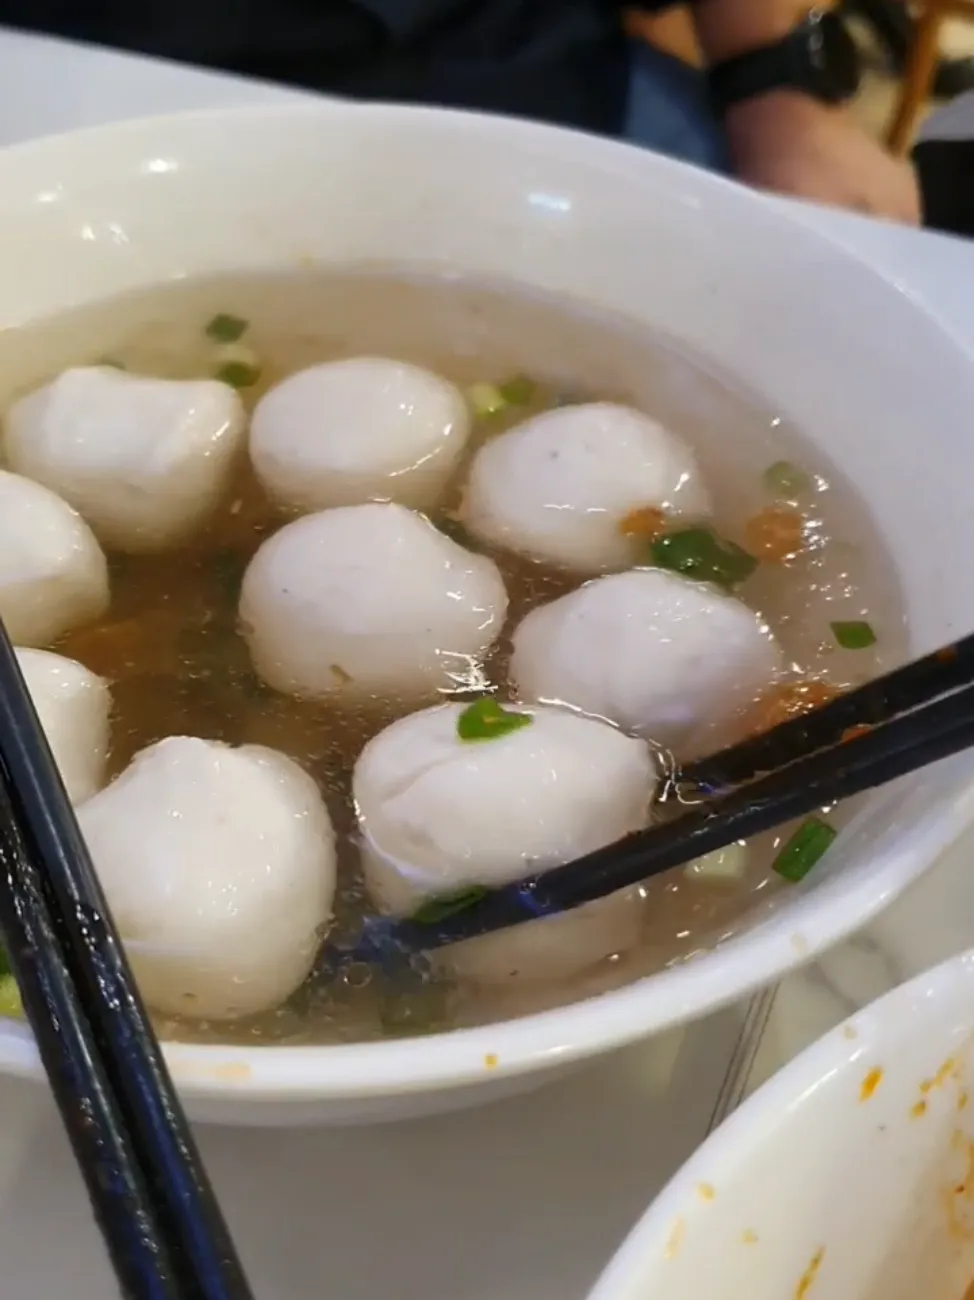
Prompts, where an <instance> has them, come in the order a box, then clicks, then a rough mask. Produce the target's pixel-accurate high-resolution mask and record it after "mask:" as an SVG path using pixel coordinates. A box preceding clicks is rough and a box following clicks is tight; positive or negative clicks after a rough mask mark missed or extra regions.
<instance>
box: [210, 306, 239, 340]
mask: <svg viewBox="0 0 974 1300" xmlns="http://www.w3.org/2000/svg"><path fill="white" fill-rule="evenodd" d="M249 324H250V322H249V321H245V320H244V319H243V318H242V317H241V316H228V315H227V314H226V313H225V312H219V313H218V314H217V315H216V316H214V317H213V319H212V320H211V321H210V323H209V324H208V325H207V327H206V330H205V331H204V332H205V334H206V336H207V338H211V339H212V340H213V342H214V343H236V341H237V340H238V339H242V338H243V336H244V335H245V334H246V333H247V328H248V326H249Z"/></svg>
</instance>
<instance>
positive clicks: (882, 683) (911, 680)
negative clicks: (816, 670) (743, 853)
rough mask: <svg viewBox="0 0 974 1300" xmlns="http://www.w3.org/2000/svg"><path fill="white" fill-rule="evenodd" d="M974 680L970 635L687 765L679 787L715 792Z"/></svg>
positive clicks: (681, 773)
mask: <svg viewBox="0 0 974 1300" xmlns="http://www.w3.org/2000/svg"><path fill="white" fill-rule="evenodd" d="M972 679H974V635H971V636H966V637H962V638H961V640H959V641H955V642H953V643H952V644H951V645H946V646H943V647H941V649H939V650H935V651H934V652H933V653H932V654H928V655H924V656H923V657H922V658H921V659H915V660H913V662H912V663H908V664H904V665H903V667H902V668H896V669H894V670H893V671H892V672H889V673H885V674H883V675H882V676H881V677H877V678H875V679H874V680H873V681H871V682H866V683H865V685H863V686H859V687H857V688H856V689H855V690H852V691H846V692H844V693H843V694H842V695H838V696H836V698H835V699H834V700H830V701H829V703H828V704H823V705H822V706H821V707H820V708H817V709H815V710H813V711H812V712H810V713H806V714H804V715H803V716H801V717H798V718H793V719H791V720H790V721H788V722H783V723H781V724H780V726H777V727H775V728H774V729H773V730H771V731H767V732H765V733H764V734H763V735H760V736H755V737H753V738H752V739H749V740H745V741H742V742H741V743H740V744H738V745H734V746H733V747H731V748H729V749H725V750H723V751H722V752H721V753H719V754H713V755H710V756H708V757H707V758H703V759H700V760H699V761H697V762H695V763H689V764H687V765H686V766H685V767H684V768H683V769H682V770H681V772H680V779H681V781H682V782H686V783H688V784H693V785H696V786H698V787H699V788H700V789H702V790H705V791H710V792H711V793H716V792H717V791H719V790H720V789H722V788H726V787H728V786H732V785H737V784H739V783H740V782H741V781H749V780H751V779H752V778H753V777H754V776H757V775H758V774H759V773H761V772H770V771H773V770H774V769H775V768H779V767H783V766H784V765H785V764H786V763H790V762H793V761H794V760H795V759H796V758H802V757H803V756H804V755H805V754H809V753H811V752H812V751H813V750H816V749H824V748H826V747H827V746H828V745H833V744H835V743H836V742H837V741H839V740H841V738H842V736H843V734H844V733H845V732H846V731H848V730H849V729H850V728H852V727H858V726H873V725H875V724H877V723H882V722H886V721H889V720H890V719H891V718H892V717H894V716H896V715H897V714H900V713H903V712H905V711H907V710H910V709H916V708H920V707H922V706H923V705H924V704H926V703H927V702H928V701H929V700H930V699H933V698H935V697H938V696H941V695H945V694H947V693H948V692H950V691H952V690H956V689H958V688H959V687H962V686H965V685H966V684H967V683H968V682H970V681H971V680H972Z"/></svg>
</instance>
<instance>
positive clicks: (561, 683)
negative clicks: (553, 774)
mask: <svg viewBox="0 0 974 1300" xmlns="http://www.w3.org/2000/svg"><path fill="white" fill-rule="evenodd" d="M513 642H514V653H513V656H512V658H511V675H512V677H513V679H514V681H515V682H516V683H517V689H518V691H519V693H520V694H521V695H522V697H523V698H525V699H528V700H547V701H552V702H559V703H562V704H568V705H571V706H572V707H573V708H576V709H580V710H582V712H584V713H589V714H593V715H595V716H597V717H602V718H608V719H609V720H610V721H612V722H614V723H616V724H617V725H618V726H620V727H622V728H623V730H625V731H629V732H633V733H635V734H636V735H640V736H644V737H645V738H646V739H648V740H652V741H655V742H656V743H658V744H660V745H665V746H668V747H671V748H674V749H676V750H677V751H678V752H680V753H682V752H683V751H684V750H685V749H686V748H687V747H690V748H691V749H695V748H696V747H697V746H699V745H700V744H705V743H707V741H708V740H709V739H710V738H714V739H716V738H717V737H718V736H720V738H721V740H726V739H729V738H730V732H731V731H732V730H734V729H737V730H740V728H741V727H742V726H746V718H747V713H748V710H749V708H750V707H751V706H753V704H754V703H755V701H756V700H757V699H758V697H760V695H761V694H763V693H764V692H765V691H766V690H767V689H768V687H769V686H771V685H772V683H773V682H774V680H775V678H776V676H777V674H778V673H779V672H780V671H781V669H782V668H783V666H784V664H783V657H782V653H781V650H780V648H779V646H778V643H777V642H776V640H775V638H774V636H773V634H772V632H771V630H770V628H769V627H768V625H767V624H766V623H765V622H764V620H763V619H762V618H761V616H760V615H759V614H756V613H755V612H754V611H753V610H751V609H749V608H748V607H747V605H745V604H744V603H743V602H742V601H740V600H737V599H736V598H735V597H733V596H728V595H725V594H724V593H723V592H721V591H718V590H717V589H716V588H715V587H711V586H709V585H707V584H705V583H700V582H694V581H692V580H690V579H689V578H683V577H679V576H678V575H676V574H673V573H668V572H664V571H663V570H661V569H633V570H630V571H629V572H628V573H616V574H611V575H609V576H607V577H604V578H596V579H594V580H593V581H591V582H588V583H586V584H585V585H584V586H582V587H579V588H578V589H577V590H576V591H573V592H569V594H568V595H567V596H562V597H561V598H560V599H558V600H554V601H551V603H550V604H547V605H540V606H538V607H537V608H536V609H533V610H532V611H531V612H530V613H529V614H528V615H527V616H526V617H525V618H524V619H522V620H521V622H520V623H519V624H518V626H517V628H516V629H515V631H514V636H513Z"/></svg>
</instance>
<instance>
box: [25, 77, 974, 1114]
mask: <svg viewBox="0 0 974 1300" xmlns="http://www.w3.org/2000/svg"><path fill="white" fill-rule="evenodd" d="M336 118H337V119H339V120H341V119H345V118H347V119H351V120H352V124H353V125H354V121H355V120H364V119H371V120H372V121H373V122H378V123H380V124H383V123H388V124H389V125H390V126H394V127H396V128H397V129H404V127H405V126H406V125H409V126H411V127H412V126H415V129H417V130H423V129H426V130H466V131H472V132H477V133H479V134H480V135H481V136H486V137H487V138H488V139H491V138H496V139H499V140H502V141H506V142H511V141H514V142H515V143H516V142H517V141H524V142H525V144H526V145H527V146H533V147H535V148H538V147H539V146H541V147H543V148H544V150H545V151H550V152H551V153H552V154H557V153H559V152H563V151H565V150H568V151H570V155H571V157H573V158H577V159H578V160H579V162H580V163H582V164H584V163H585V162H586V160H591V161H592V162H594V163H595V164H596V165H597V167H598V168H599V169H604V168H605V167H606V166H607V164H608V163H610V162H611V163H613V164H614V165H616V166H618V167H620V168H625V169H626V170H627V172H629V173H631V172H632V171H633V170H634V169H638V170H639V172H640V173H641V178H642V179H643V180H644V181H645V183H646V184H647V186H648V187H654V188H657V189H662V188H664V187H665V188H666V189H667V190H668V191H669V192H670V193H671V194H676V195H681V194H682V195H683V197H684V201H685V202H687V203H692V204H695V205H701V204H706V203H708V202H712V203H720V204H722V205H723V206H725V207H726V206H727V205H728V204H730V205H731V206H732V207H733V208H736V209H737V210H739V211H742V212H744V213H746V215H747V218H748V220H749V221H750V222H751V224H752V238H754V239H756V240H758V239H760V223H762V222H764V223H770V225H771V227H773V228H775V229H778V230H781V229H783V228H784V229H787V231H788V233H789V235H790V236H792V237H793V239H794V240H795V241H796V243H797V244H798V245H799V246H801V247H802V248H804V249H811V250H817V251H818V252H819V254H820V255H821V256H823V257H826V256H827V257H828V258H829V259H831V260H833V261H838V262H841V263H843V264H844V266H845V267H846V268H847V270H848V274H849V276H850V277H855V276H858V277H860V278H862V277H868V278H869V279H870V280H871V281H872V282H873V283H874V285H875V287H876V288H877V289H878V290H879V289H881V291H882V292H883V293H885V294H886V295H888V297H889V299H890V303H891V305H892V303H893V302H894V300H895V299H897V298H898V299H900V300H901V301H902V306H901V307H900V310H903V311H909V312H911V313H912V314H913V315H914V316H919V317H921V318H925V320H926V323H927V328H928V329H929V330H930V331H935V332H936V334H937V336H938V337H939V346H940V347H941V349H942V350H943V351H944V352H945V353H949V352H951V351H952V352H953V353H954V356H955V359H956V360H957V361H962V362H964V363H966V364H969V353H968V350H967V348H966V347H965V346H964V345H963V343H962V342H961V341H960V340H959V339H957V338H956V337H955V336H954V335H953V333H952V332H951V330H950V329H949V327H948V326H947V325H946V324H945V323H944V322H943V321H941V320H940V319H939V318H938V316H937V315H936V314H935V313H934V312H933V311H932V310H930V309H929V308H928V306H927V304H926V303H925V302H924V301H923V300H922V299H919V298H917V296H916V295H915V294H913V293H912V292H910V291H908V290H907V289H906V288H904V287H903V286H901V285H899V284H897V283H896V282H894V281H891V280H888V279H887V278H886V277H885V276H883V275H882V274H881V272H880V271H878V270H877V269H876V268H875V267H873V266H872V265H870V264H869V263H868V262H867V261H865V260H864V259H863V258H861V257H860V256H859V255H858V254H857V253H856V252H855V251H853V250H851V249H849V248H847V247H846V246H845V245H844V244H842V243H841V242H840V241H839V240H837V239H833V238H831V237H830V236H828V235H827V234H824V233H822V232H821V231H820V230H818V229H815V228H812V227H811V226H810V225H808V224H807V223H806V222H805V221H804V220H802V219H801V218H800V217H799V216H798V215H797V213H793V212H792V211H790V210H789V205H786V204H781V203H778V202H776V201H775V200H774V199H773V198H771V197H770V196H768V195H765V194H761V193H758V192H756V191H753V190H749V189H746V188H745V187H743V186H741V185H739V184H737V183H736V182H734V181H732V180H730V179H728V178H726V177H723V176H720V175H716V174H713V173H709V172H704V171H701V170H700V169H697V168H694V167H691V166H688V165H687V164H685V163H682V162H679V161H676V160H674V159H671V158H667V157H664V156H662V155H658V154H654V153H651V152H650V151H647V150H644V149H640V148H639V147H637V146H635V145H631V144H628V143H626V142H624V141H619V140H611V139H607V138H604V137H597V136H593V135H588V134H586V133H583V132H579V131H573V130H569V129H566V128H563V127H557V126H551V125H548V124H545V123H538V122H533V121H526V120H524V119H519V118H508V117H501V116H492V115H489V114H484V113H475V112H468V111H464V110H457V109H443V108H435V107H429V106H425V105H400V104H395V103H392V104H385V103H381V104H379V103H360V102H355V101H350V100H342V99H337V98H327V97H323V98H322V99H321V100H320V101H314V102H309V101H296V102H282V103H279V104H278V103H274V104H266V103H265V104H254V105H249V106H241V107H224V108H213V109H206V110H202V111H190V112H178V113H169V114H161V115H154V116H146V117H140V118H135V119H131V120H128V121H125V122H117V123H112V124H108V125H99V126H91V127H86V128H84V129H82V130H77V131H67V132H61V133H58V134H53V135H50V136H46V137H42V138H40V139H36V140H28V141H24V142H20V143H17V144H14V145H10V146H8V147H6V148H4V149H2V150H0V176H3V174H4V172H5V170H8V171H9V170H10V168H11V166H13V167H14V168H16V167H17V166H20V165H23V164H28V166H29V167H32V168H43V167H45V166H49V165H52V164H53V165H55V166H56V165H58V164H59V163H62V164H66V165H67V166H68V168H69V169H70V167H71V166H76V165H77V163H72V162H71V154H72V152H73V151H76V150H77V149H78V148H79V147H81V148H82V149H90V148H92V147H93V146H94V147H96V148H97V149H98V150H99V151H101V152H103V153H109V154H110V153H111V151H112V150H113V148H116V149H120V150H124V148H125V147H126V146H129V147H130V146H132V145H133V144H138V141H139V140H140V138H141V139H144V140H145V142H146V144H145V147H146V148H150V149H153V150H156V151H158V150H159V149H165V148H170V149H171V148H173V147H179V146H182V145H186V146H187V147H189V148H191V147H192V140H193V136H194V133H195V131H196V129H197V128H201V127H208V128H210V129H212V128H214V127H217V128H219V129H220V131H221V133H223V132H227V133H229V134H232V133H233V131H239V130H241V129H244V128H246V125H247V124H248V123H249V122H257V121H264V122H270V123H271V124H272V125H273V126H274V127H275V128H276V129H277V130H279V131H280V133H281V135H282V137H283V136H284V134H286V133H287V131H288V130H289V129H290V128H291V126H292V125H294V124H297V123H299V122H305V121H310V122H312V123H313V122H315V121H320V122H321V123H322V124H323V126H325V127H328V126H330V125H331V124H333V123H334V121H335V119H336ZM15 179H16V174H15ZM14 201H16V200H14ZM2 203H3V198H2V196H0V206H2ZM755 227H756V228H755ZM950 770H951V772H953V773H955V774H956V776H955V778H954V780H955V787H953V794H954V797H953V798H952V799H951V800H950V806H949V808H941V810H940V811H937V812H936V813H930V814H928V815H927V816H925V817H924V816H920V817H919V818H918V819H917V821H916V822H915V823H914V825H913V826H912V827H911V830H910V834H909V837H908V838H909V849H908V851H907V848H906V846H905V844H904V843H903V842H902V841H901V842H900V843H899V844H898V845H897V846H896V847H895V849H894V850H893V851H891V852H888V853H887V854H886V856H885V859H884V861H883V865H882V869H881V870H874V871H872V872H870V871H859V872H858V873H856V874H855V876H854V877H853V878H852V879H845V878H843V876H842V875H841V874H840V875H837V876H836V877H833V878H831V879H828V880H826V881H823V882H822V883H821V885H819V886H817V887H816V888H815V889H814V890H811V891H809V892H803V893H802V894H801V896H800V897H796V899H795V900H794V902H793V904H792V905H791V906H790V908H789V910H788V914H787V916H781V917H771V918H770V919H768V920H765V921H763V922H761V923H760V924H758V925H756V926H755V927H753V928H752V929H750V930H748V931H745V932H743V933H742V934H741V935H739V936H736V937H735V938H732V939H729V940H728V941H726V942H725V943H722V944H720V945H719V946H718V948H717V949H716V950H715V949H711V950H709V951H708V954H705V955H704V956H703V957H702V958H701V959H699V960H689V961H685V962H683V963H681V964H679V965H677V966H674V967H671V968H669V969H666V970H663V971H661V972H658V973H657V974H654V975H651V976H645V977H643V978H641V979H639V980H636V981H635V982H633V983H631V984H628V985H625V986H623V987H622V988H620V989H615V990H612V991H609V992H604V993H600V994H596V995H594V996H591V997H589V998H586V999H583V1000H582V1001H579V1002H575V1003H570V1004H568V1005H565V1006H562V1007H559V1008H557V1009H554V1010H548V1011H542V1012H538V1013H534V1014H530V1015H526V1016H524V1017H521V1018H518V1019H513V1020H503V1021H498V1022H495V1023H493V1024H490V1025H486V1026H478V1027H475V1028H469V1029H456V1030H450V1031H447V1032H445V1033H442V1034H437V1035H428V1036H423V1037H417V1038H415V1039H393V1040H384V1041H381V1042H371V1043H341V1044H328V1045H300V1046H257V1045H254V1046H242V1045H237V1046H234V1045H225V1044H213V1045H207V1044H187V1043H177V1042H172V1041H169V1042H167V1043H166V1044H165V1051H166V1056H167V1060H168V1062H169V1066H170V1069H171V1071H172V1074H173V1077H174V1079H175V1080H176V1081H177V1083H178V1084H179V1086H180V1090H181V1092H182V1093H183V1095H184V1096H186V1097H190V1098H200V1099H208V1098H220V1097H222V1098H225V1097H227V1096H228V1095H231V1096H232V1095H236V1096H239V1097H241V1098H245V1099H247V1100H268V1101H274V1100H291V1101H299V1100H307V1101H316V1100H317V1101H327V1100H341V1099H349V1098H362V1099H364V1098H369V1097H372V1098H379V1097H387V1096H395V1095H408V1094H414V1093H419V1092H425V1091H431V1090H432V1091H436V1090H444V1091H445V1090H452V1089H455V1088H458V1087H472V1086H476V1085H478V1084H482V1083H484V1082H485V1080H486V1079H488V1078H490V1079H493V1080H499V1079H501V1078H505V1077H506V1078H513V1077H515V1076H518V1075H523V1074H526V1073H530V1072H533V1071H538V1070H547V1069H556V1068H558V1067H559V1066H562V1065H567V1064H569V1063H572V1062H577V1061H581V1060H584V1059H586V1058H588V1057H592V1056H595V1055H598V1054H601V1053H604V1052H606V1051H609V1050H611V1049H614V1048H618V1047H622V1046H624V1045H626V1044H629V1043H632V1042H634V1041H637V1040H639V1039H643V1038H647V1037H649V1036H650V1035H651V1034H654V1033H658V1032H661V1031H662V1030H665V1029H668V1028H671V1027H673V1026H674V1025H676V1024H678V1023H684V1022H689V1021H692V1020H693V1019H695V1018H699V1017H701V1016H703V1015H705V1014H708V1013H710V1012H713V1011H716V1010H718V1009H720V1008H721V1007H723V1006H725V1005H727V1004H728V1003H730V1002H733V1001H736V1000H737V999H739V998H741V997H742V996H744V995H746V994H748V993H750V992H752V991H753V990H754V989H756V988H757V987H759V986H762V985H766V984H768V983H770V982H773V981H775V980H777V979H778V978H780V977H781V976H783V975H785V974H786V973H788V972H789V971H790V970H793V969H794V968H795V967H796V966H799V965H802V964H805V963H806V962H808V961H811V960H812V959H813V958H814V957H815V956H816V954H818V953H820V952H821V951H823V950H824V949H826V948H828V947H830V946H832V945H834V944H836V943H838V942H840V941H841V940H842V939H844V938H846V937H847V936H848V935H849V934H850V933H852V932H853V931H854V930H856V929H859V928H861V927H862V926H863V925H865V924H867V923H868V922H869V921H871V920H872V919H873V918H874V917H875V916H876V915H877V914H878V913H879V912H880V911H881V910H882V909H883V908H884V907H885V906H886V905H887V904H888V903H889V902H891V901H892V899H893V898H895V897H896V896H897V895H898V894H899V893H901V892H902V891H903V890H904V889H905V888H906V887H907V885H909V884H910V883H911V882H912V881H913V880H914V879H915V878H916V877H917V876H918V875H919V874H920V873H921V872H922V871H923V870H924V869H925V868H926V866H927V865H931V864H932V863H933V861H934V860H935V859H936V857H937V856H938V855H939V854H940V853H941V852H942V851H943V850H945V849H946V848H947V847H948V846H949V845H950V844H951V843H952V842H953V840H954V839H955V838H956V837H957V836H958V835H959V834H960V833H961V832H962V831H963V830H964V829H965V827H966V826H967V825H968V824H970V822H971V821H974V758H969V760H968V762H967V764H966V765H965V764H964V762H963V759H960V760H953V763H952V765H951V767H950ZM945 780H948V778H945ZM918 864H919V865H918ZM715 951H716V952H717V953H718V954H719V957H718V958H717V959H716V960H713V961H708V960H707V957H708V956H709V955H710V954H712V953H713V952H715ZM0 1071H2V1072H4V1073H9V1074H13V1075H15V1076H20V1077H26V1078H36V1077H38V1076H39V1075H40V1074H41V1073H42V1071H41V1066H40V1061H39V1058H38V1055H37V1052H36V1049H35V1046H34V1043H33V1040H32V1038H31V1036H30V1033H29V1030H27V1029H26V1027H25V1026H23V1025H21V1024H16V1023H14V1022H6V1023H4V1022H0Z"/></svg>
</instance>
